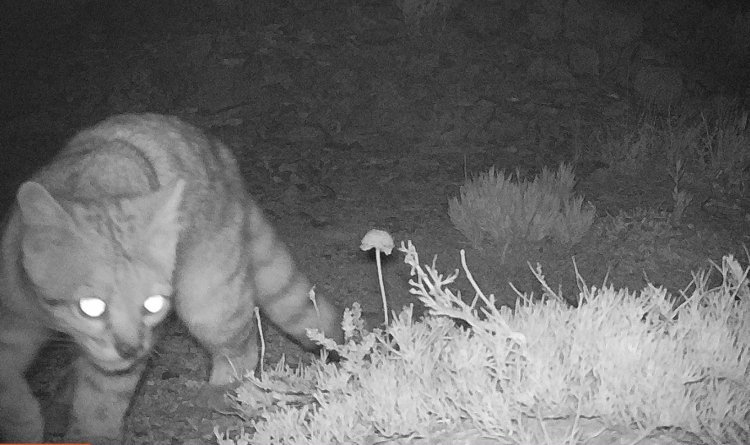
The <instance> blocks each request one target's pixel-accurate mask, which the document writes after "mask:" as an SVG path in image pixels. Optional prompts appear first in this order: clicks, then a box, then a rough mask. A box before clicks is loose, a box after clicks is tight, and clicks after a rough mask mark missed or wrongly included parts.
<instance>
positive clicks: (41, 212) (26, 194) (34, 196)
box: [16, 181, 73, 229]
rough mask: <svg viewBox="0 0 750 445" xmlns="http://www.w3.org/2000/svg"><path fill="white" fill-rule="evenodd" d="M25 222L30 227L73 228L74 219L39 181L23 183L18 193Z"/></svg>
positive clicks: (17, 198)
mask: <svg viewBox="0 0 750 445" xmlns="http://www.w3.org/2000/svg"><path fill="white" fill-rule="evenodd" d="M16 200H17V202H18V207H19V208H20V209H21V217H22V219H23V223H24V224H25V225H26V226H30V227H56V228H59V229H71V228H72V227H73V220H72V219H71V217H70V215H68V212H66V211H65V209H63V208H62V206H61V205H60V203H58V202H57V201H56V200H55V198H53V197H52V195H50V194H49V192H48V191H47V189H45V188H44V186H43V185H41V184H39V183H38V182H33V181H28V182H24V183H23V184H21V187H20V188H19V189H18V194H17V195H16Z"/></svg>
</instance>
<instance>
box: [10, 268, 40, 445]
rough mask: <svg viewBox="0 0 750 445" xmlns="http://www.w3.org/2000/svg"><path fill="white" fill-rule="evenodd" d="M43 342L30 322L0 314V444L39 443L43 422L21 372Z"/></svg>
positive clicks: (19, 317) (37, 329) (32, 322)
mask: <svg viewBox="0 0 750 445" xmlns="http://www.w3.org/2000/svg"><path fill="white" fill-rule="evenodd" d="M0 278H2V277H0ZM0 287H1V286H0ZM6 295H7V294H6ZM1 309H4V308H2V304H0V310H1ZM46 339H47V331H46V330H45V329H44V328H41V327H40V326H39V325H38V324H36V323H34V321H33V320H28V319H25V318H24V317H21V316H17V315H16V314H12V313H10V312H5V313H0V442H41V441H42V436H43V434H44V421H43V420H42V414H41V411H40V409H39V403H38V402H37V400H36V398H34V396H33V395H32V393H31V388H29V385H28V383H26V379H25V378H24V372H25V371H26V369H27V368H28V366H29V364H30V363H31V362H32V360H33V359H34V357H35V356H36V353H37V351H38V350H39V348H40V347H41V346H42V344H43V343H44V342H45V341H46Z"/></svg>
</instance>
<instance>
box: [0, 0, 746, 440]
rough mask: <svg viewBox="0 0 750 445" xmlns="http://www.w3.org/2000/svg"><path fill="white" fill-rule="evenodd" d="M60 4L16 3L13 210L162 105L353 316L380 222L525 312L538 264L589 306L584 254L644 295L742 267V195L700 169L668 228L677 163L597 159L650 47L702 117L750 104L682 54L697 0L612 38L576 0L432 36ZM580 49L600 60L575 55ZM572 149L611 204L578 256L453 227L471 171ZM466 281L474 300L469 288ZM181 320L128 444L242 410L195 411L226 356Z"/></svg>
mask: <svg viewBox="0 0 750 445" xmlns="http://www.w3.org/2000/svg"><path fill="white" fill-rule="evenodd" d="M46 3H47V2H22V1H20V0H19V1H15V2H13V1H5V2H2V3H1V4H2V8H3V11H4V13H5V14H4V15H5V17H4V18H3V19H2V22H0V25H1V26H0V38H2V43H1V45H2V51H0V53H2V54H0V62H1V63H2V72H1V73H0V103H2V107H0V147H2V152H0V169H1V171H0V182H2V188H1V189H0V192H1V193H0V204H2V208H6V207H7V205H9V203H10V202H11V201H12V199H13V196H14V192H15V189H16V188H17V186H18V185H19V184H20V182H21V181H22V180H23V179H24V178H25V177H26V176H27V175H28V174H29V173H30V172H32V171H33V170H34V169H35V168H38V167H39V166H40V165H42V164H43V163H44V162H45V160H47V159H49V157H50V156H51V155H52V154H53V153H54V152H55V151H56V150H57V149H59V148H60V147H61V146H62V144H63V143H64V141H65V140H66V139H67V138H68V137H69V136H71V135H72V134H73V133H74V132H76V131H77V130H78V129H80V128H81V127H82V126H84V125H88V124H92V123H94V122H96V121H98V120H101V119H103V118H104V117H105V116H108V115H111V114H116V113H121V112H139V111H154V112H162V113H169V114H175V115H178V116H180V117H182V118H184V119H186V120H188V121H190V122H193V123H195V124H197V125H199V126H201V127H203V128H206V129H207V130H208V131H209V132H211V133H212V134H215V135H216V136H218V137H220V138H221V139H222V140H223V141H225V142H226V143H227V144H228V145H229V146H230V147H232V148H233V150H234V151H235V153H236V154H237V156H238V157H239V159H240V162H241V167H242V169H243V172H244V173H245V174H246V177H247V180H248V183H249V184H250V186H251V188H252V190H251V192H252V193H253V195H254V196H255V197H256V198H257V200H258V201H259V203H260V204H261V206H262V207H263V208H264V209H266V211H267V213H268V215H269V218H270V219H271V220H272V221H273V222H274V224H275V225H276V227H277V228H278V230H279V232H280V233H281V234H282V236H283V238H284V239H285V240H286V241H287V242H288V244H289V246H290V248H291V250H292V251H293V252H294V253H295V255H296V256H297V258H298V260H299V262H300V265H301V268H302V269H303V270H305V271H306V272H307V273H308V275H309V276H310V278H311V280H312V281H313V282H314V283H315V284H316V291H317V293H318V294H321V295H325V296H327V297H328V298H330V299H331V300H333V301H334V302H335V303H337V304H339V305H341V306H348V305H351V304H352V303H353V302H355V301H358V302H360V303H361V304H362V306H363V308H364V310H365V312H366V314H367V316H368V319H370V320H371V322H372V323H373V324H377V323H378V322H379V320H380V317H381V313H382V309H381V303H380V295H379V290H378V285H377V272H376V269H375V262H374V259H373V257H372V256H371V255H369V254H367V253H364V252H362V251H360V249H359V242H360V239H361V238H362V236H363V235H364V234H365V233H366V232H367V231H368V230H369V229H371V228H380V229H384V230H387V231H389V232H390V233H391V234H392V235H393V237H394V239H396V241H397V243H399V242H400V241H402V240H404V241H405V240H412V241H413V242H414V244H415V245H416V247H417V250H418V251H419V253H420V256H421V258H422V259H423V261H424V262H429V261H431V259H432V257H433V256H434V255H437V265H438V268H439V269H440V270H442V271H444V272H449V271H452V270H453V269H454V268H456V267H460V266H459V251H460V249H466V251H467V260H468V263H469V266H470V268H471V270H472V272H473V274H474V276H475V277H476V279H477V281H478V282H479V284H480V286H482V288H483V289H484V290H485V291H486V292H493V293H495V295H496V296H497V298H498V301H500V302H503V303H504V304H508V305H513V304H514V301H515V297H516V296H515V294H514V292H513V291H512V290H511V288H510V286H509V285H508V282H513V283H514V285H515V286H516V287H517V288H519V289H521V290H523V291H529V292H532V291H533V292H535V293H537V294H538V292H539V290H540V287H539V285H538V283H536V282H535V280H534V278H533V276H532V275H531V273H530V271H529V267H528V264H527V262H531V263H532V264H535V263H537V262H538V263H540V264H541V265H542V268H543V270H544V271H545V275H546V278H547V280H548V283H549V284H550V285H552V286H553V287H555V288H557V287H558V286H559V287H560V289H562V293H563V294H564V295H565V296H566V297H568V298H570V300H571V301H575V299H576V295H577V294H576V280H575V274H574V266H573V258H575V264H576V265H577V268H578V271H579V273H580V274H581V276H582V277H583V278H584V279H585V280H586V282H587V283H588V284H589V285H594V284H596V285H599V284H601V283H602V282H603V281H604V280H605V277H606V280H607V282H608V283H612V284H613V285H614V286H616V287H628V288H630V289H640V288H642V287H643V286H644V285H645V284H646V283H647V281H646V280H647V279H648V281H650V282H651V283H653V284H655V285H662V286H666V287H668V288H669V289H671V290H673V291H675V292H679V290H680V289H682V288H684V287H685V286H686V285H687V284H688V283H689V282H690V279H691V271H694V270H697V269H700V268H705V267H708V265H709V262H708V260H709V259H713V260H715V261H716V260H720V259H721V256H722V255H724V254H727V253H733V254H735V255H736V256H737V257H739V258H742V259H745V258H746V256H745V253H744V250H743V244H747V243H748V239H750V230H748V228H749V227H750V223H748V216H747V215H748V209H747V207H743V205H744V203H745V202H746V201H744V200H743V197H739V198H737V197H732V198H731V199H730V197H727V196H721V195H717V194H716V192H715V191H712V190H713V189H712V188H711V187H710V184H708V183H707V182H706V181H702V180H701V179H700V178H695V180H694V181H690V182H687V183H686V184H685V187H686V188H687V189H688V190H689V191H690V192H691V193H692V194H693V195H694V199H693V202H692V204H691V205H690V206H689V207H688V208H687V210H686V212H685V214H684V216H683V218H682V219H681V221H680V223H679V224H667V223H666V221H667V219H668V218H667V217H666V216H665V217H664V221H661V222H663V223H664V224H654V223H653V219H654V218H653V215H659V214H660V213H659V212H663V213H661V214H664V215H666V214H668V212H670V211H671V210H672V205H673V203H672V197H671V196H672V195H671V193H672V187H673V183H672V181H671V179H670V177H669V175H668V173H667V170H668V167H669V166H668V165H667V162H666V161H664V160H663V159H661V160H660V161H658V162H645V163H643V164H640V165H636V166H635V167H634V168H633V169H632V170H630V171H622V170H621V169H620V170H618V169H614V168H612V167H611V166H610V165H608V163H607V162H606V159H602V156H600V153H599V151H598V147H599V145H600V144H601V143H602V141H603V140H604V139H606V137H605V136H603V135H608V134H614V135H617V134H621V132H623V131H625V129H628V128H637V126H638V125H639V122H641V121H640V120H639V119H641V118H642V116H643V115H644V113H645V112H646V111H644V110H647V109H648V107H645V106H643V105H644V104H643V102H644V100H643V97H640V96H642V91H643V89H642V88H640V87H639V85H636V84H633V83H632V82H633V80H632V79H633V78H632V77H629V76H628V75H627V72H629V70H630V71H632V72H636V70H637V69H638V66H636V65H637V64H641V65H642V64H643V63H644V62H643V61H644V60H651V59H647V58H643V57H640V56H638V54H640V53H639V52H638V50H639V49H642V48H643V47H644V46H645V45H646V42H648V45H649V47H651V48H657V49H659V50H660V51H661V53H662V54H665V56H664V57H665V58H666V60H667V63H668V65H669V67H670V69H671V70H672V72H676V73H677V74H678V75H679V76H681V78H682V79H684V82H682V83H681V84H680V85H683V86H682V87H681V89H680V90H679V91H677V93H676V94H675V95H673V96H670V98H669V100H673V101H674V103H675V104H677V103H680V104H689V105H687V106H689V107H693V108H694V109H695V110H701V109H702V108H703V107H706V108H710V106H711V105H710V104H712V103H714V102H712V101H714V99H715V97H716V96H718V95H720V94H723V95H731V94H734V93H733V92H737V91H739V93H738V94H740V95H741V94H744V91H743V90H742V87H740V88H737V85H738V83H741V82H742V81H743V80H742V79H738V78H737V77H736V76H734V77H733V76H731V75H729V74H728V71H731V72H732V73H734V72H735V71H732V70H731V69H730V68H724V69H714V70H711V69H701V67H696V66H690V65H689V64H688V63H687V62H684V59H680V57H678V56H675V55H674V52H673V51H672V49H673V48H674V45H672V46H670V42H671V41H670V40H669V35H668V31H665V29H674V30H679V29H680V28H679V26H687V25H684V24H683V25H680V24H681V23H683V22H684V20H683V18H685V17H688V16H691V15H690V14H689V13H687V12H684V11H683V10H680V9H679V8H676V11H677V12H674V11H672V13H671V14H672V15H669V14H667V13H666V12H664V11H665V9H662V10H660V11H661V13H662V14H663V15H658V14H657V12H658V11H657V12H654V16H650V15H648V14H645V13H641V12H640V11H643V10H644V9H647V8H645V7H644V5H650V3H649V2H637V3H638V6H636V5H635V3H636V2H633V4H632V5H631V6H627V7H624V6H623V7H616V6H615V5H609V3H608V2H605V1H600V2H578V3H577V4H581V5H590V4H593V3H596V4H598V5H599V6H598V8H599V9H598V11H600V12H601V11H610V8H611V11H612V14H622V16H623V17H634V16H635V17H640V22H639V23H640V25H633V26H625V27H624V28H623V29H624V30H625V31H627V32H626V34H627V33H628V32H629V33H630V34H629V37H627V38H625V39H623V40H622V41H621V42H620V43H617V44H612V46H610V47H603V46H597V45H596V44H595V42H600V41H604V40H601V39H598V37H597V35H598V34H596V33H595V32H592V33H591V34H590V35H585V36H583V37H580V36H579V37H577V38H569V37H570V33H566V32H564V31H559V30H558V31H557V32H558V33H557V34H556V31H555V30H554V29H552V30H551V31H549V32H551V33H552V34H551V35H549V34H545V33H546V32H547V31H548V28H549V27H551V28H554V26H553V25H552V24H551V23H552V22H548V21H546V20H547V19H549V18H550V17H553V16H554V14H549V11H548V10H546V9H544V7H543V5H544V4H546V3H549V4H558V3H559V4H561V5H563V4H564V5H566V6H564V8H568V6H569V5H570V4H572V3H575V2H563V1H560V2H552V1H550V2H541V1H540V2H528V3H526V2H513V1H489V0H487V1H480V2H468V1H465V2H463V4H461V5H456V6H455V7H454V8H452V9H451V10H450V12H449V13H448V14H447V15H446V16H445V17H439V20H437V22H435V23H433V22H428V21H425V22H423V23H419V24H418V25H419V26H418V25H417V24H415V23H413V22H412V23H405V18H404V15H403V13H402V11H401V10H400V9H399V8H398V7H397V6H396V2H392V1H388V0H370V1H364V0H331V1H321V2H314V1H304V0H303V1H291V0H290V1H283V0H279V1H268V0H257V1H248V2H244V3H243V2H216V3H213V2H210V1H201V0H188V1H177V0H159V1H131V2H114V1H97V0H92V1H89V2H81V1H70V2H49V4H46ZM613 3H615V4H619V3H620V2H613ZM652 3H653V2H652ZM659 3H660V4H661V5H662V6H661V7H662V8H666V7H665V6H663V5H664V4H666V3H670V2H659ZM683 3H691V4H693V3H694V4H702V3H701V2H697V1H696V2H690V1H688V2H683ZM671 4H672V5H674V4H675V2H671ZM222 5H223V6H222ZM727 5H729V6H727V8H731V7H732V6H731V3H729V2H728V3H727ZM651 6H654V5H651ZM561 7H562V6H561ZM654 7H655V6H654ZM565 11H568V9H564V11H563V12H565ZM654 11H656V10H655V9H654ZM680 11H682V12H680ZM738 11H739V12H738V13H739V14H741V13H742V11H741V10H739V9H738ZM577 14H579V15H577ZM588 16H589V15H587V14H586V13H576V12H575V11H574V12H572V13H571V12H565V14H564V19H563V20H562V22H563V25H564V26H569V27H570V26H572V25H571V24H572V23H574V22H575V20H574V19H575V18H581V17H583V18H585V17H588ZM665 17H667V18H668V19H669V20H667V19H665ZM540 20H542V22H543V25H544V26H540V25H539V21H540ZM550 20H551V19H550ZM659 20H663V21H661V22H659ZM558 25H560V24H559V23H558ZM582 26H583V25H582ZM634 30H635V31H634ZM611 32H612V33H614V32H615V31H611ZM674 33H677V31H674ZM558 35H560V36H565V38H557V37H556V36H558ZM675 35H676V34H675ZM604 36H605V37H609V36H610V34H608V33H606V32H605V33H604ZM605 40H606V39H605ZM576 42H577V43H576ZM581 42H583V46H584V47H590V48H593V49H594V50H595V52H596V53H595V55H596V54H598V58H597V57H594V56H592V55H591V52H586V51H577V50H575V48H577V46H576V45H579V46H581ZM587 45H588V46H587ZM607 48H610V49H612V51H611V52H606V51H605V49H607ZM615 48H616V50H615ZM670 51H672V52H670ZM575 54H583V55H584V56H582V57H579V58H575V57H573V55H575ZM586 54H588V56H586ZM707 63H708V62H707ZM587 67H590V68H591V69H590V70H588V69H587ZM540 72H541V74H540ZM698 72H700V73H702V74H701V76H698V75H697V74H696V73H698ZM622 73H626V74H622ZM698 77H699V79H698V80H695V79H696V78H698ZM744 81H747V78H746V79H744ZM639 88H640V89H639ZM639 94H640V96H639ZM658 100H661V99H659V98H656V99H655V100H654V101H653V102H654V104H655V105H654V106H657V105H659V104H658V103H657V102H658ZM655 113H657V115H658V113H659V111H658V110H657V111H655ZM657 159H659V157H657ZM561 161H566V162H570V163H573V164H574V165H575V166H576V173H577V177H578V179H579V183H578V186H577V189H576V191H577V193H579V194H581V195H582V196H584V198H585V199H586V200H587V201H589V202H591V203H592V204H594V205H595V206H596V209H597V220H596V222H595V223H594V227H593V228H592V229H591V230H590V231H589V233H588V234H587V235H586V237H585V238H584V239H583V240H582V241H581V242H580V243H578V244H576V245H575V246H561V245H557V244H554V243H551V242H548V243H541V244H535V245H523V246H522V247H517V248H512V249H510V250H508V251H506V252H503V251H502V249H501V248H499V247H498V246H493V245H485V246H480V247H479V248H475V247H474V246H472V245H471V243H469V242H468V241H467V240H466V239H465V237H464V236H463V235H462V234H461V233H460V232H459V231H458V230H456V229H455V228H454V226H453V224H452V223H451V221H450V218H449V217H448V213H447V202H448V199H449V198H451V197H453V196H456V195H457V193H458V190H459V187H460V186H461V185H462V184H463V183H464V181H465V179H466V178H467V177H471V176H472V175H475V174H477V173H479V172H483V171H486V170H487V169H489V168H490V167H491V166H495V167H496V168H497V169H507V170H513V171H515V170H516V169H518V171H519V172H520V173H521V175H523V176H524V177H530V176H533V174H535V173H537V172H539V171H540V170H541V168H542V167H544V166H547V167H552V168H555V167H556V166H557V165H558V163H559V162H561ZM707 202H712V203H720V204H722V205H723V206H720V208H724V209H730V210H731V211H713V210H714V209H716V207H707V206H706V205H704V204H705V203H707ZM637 208H642V209H650V210H651V211H652V212H655V213H652V222H651V223H649V224H651V225H649V227H646V228H645V229H644V228H640V229H639V230H637V231H635V230H634V231H630V232H628V231H627V230H626V231H624V232H619V234H618V236H614V237H613V236H611V233H610V232H608V231H607V229H606V223H605V222H606V221H607V218H609V217H610V216H611V215H616V214H618V212H621V211H633V210H634V209H637ZM656 220H658V218H656ZM632 221H633V224H634V225H637V224H639V223H640V222H642V221H641V220H638V218H637V217H634V218H633V220H632ZM657 222H659V221H657ZM402 260H403V257H402V256H401V255H400V254H398V253H395V254H394V255H392V256H391V257H389V258H388V260H387V261H386V263H385V283H386V290H387V293H388V298H389V304H390V307H391V308H392V309H394V310H398V309H400V308H401V307H402V306H404V305H407V304H412V303H414V304H415V306H417V307H418V306H419V302H417V301H415V299H414V298H413V297H412V296H411V295H410V294H409V293H408V284H407V281H408V272H409V270H408V267H407V266H406V265H404V264H403V261H402ZM458 288H460V289H462V290H463V292H464V294H465V295H467V296H469V297H471V296H473V292H472V291H471V288H470V287H468V285H467V284H466V283H465V282H463V281H459V283H458ZM169 323H170V325H169V329H168V335H167V336H166V338H165V339H164V340H163V341H162V342H161V343H160V344H159V345H158V347H157V348H156V351H155V353H154V356H153V360H152V363H151V366H150V367H149V371H148V373H147V375H146V376H145V379H144V381H143V384H142V387H141V389H140V391H139V392H138V395H137V397H136V398H135V401H134V404H133V407H132V409H131V412H130V415H129V417H128V421H127V425H128V426H127V428H128V433H127V437H128V441H129V443H133V444H139V443H213V442H214V436H213V427H214V426H215V425H219V426H220V427H221V428H222V429H223V428H224V427H227V426H238V425H239V419H238V418H236V417H234V416H232V415H225V414H222V413H218V412H215V411H213V410H212V409H210V408H209V407H206V406H203V405H202V404H200V403H197V402H196V396H197V394H198V393H199V391H200V390H201V388H202V387H203V385H204V382H205V380H206V379H207V375H208V360H207V358H206V356H205V355H204V353H203V351H201V349H200V348H199V347H198V346H197V345H196V344H195V343H194V342H193V341H192V340H191V339H190V337H189V335H188V333H187V332H186V331H185V329H184V328H182V326H181V325H180V324H179V322H177V321H175V320H172V321H170V322H169ZM266 333H267V337H266V342H267V344H268V348H269V351H268V355H267V357H266V362H267V363H275V362H276V361H277V360H278V359H279V357H280V356H281V354H282V353H283V354H286V355H287V358H288V360H289V361H291V362H292V363H295V362H298V361H299V360H306V359H309V358H310V357H309V355H307V354H304V353H302V352H301V351H300V350H299V349H298V348H297V347H296V346H295V345H294V344H292V343H290V342H288V341H287V340H286V339H284V338H283V337H281V336H280V335H279V334H278V333H276V332H275V331H274V330H273V328H270V327H269V328H267V329H266ZM63 350H64V349H63ZM59 355H60V348H56V349H52V350H50V351H49V352H48V353H46V354H45V357H43V358H42V360H41V362H40V364H39V366H38V367H36V368H35V369H34V370H32V372H31V374H30V378H31V379H32V381H33V382H34V385H35V387H36V388H37V389H38V393H39V395H40V396H41V397H42V398H43V399H45V398H48V397H49V393H50V391H51V388H52V387H53V386H54V378H53V376H54V373H53V372H52V371H53V370H54V369H55V368H56V365H55V364H56V363H58V361H57V360H58V357H59Z"/></svg>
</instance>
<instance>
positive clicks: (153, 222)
mask: <svg viewBox="0 0 750 445" xmlns="http://www.w3.org/2000/svg"><path fill="white" fill-rule="evenodd" d="M184 191H185V181H184V180H182V179H178V180H177V181H175V182H174V183H172V184H170V185H167V186H164V187H162V188H160V189H159V190H157V191H156V192H154V193H153V194H152V195H151V196H150V197H149V198H148V199H149V201H150V202H149V204H150V206H151V212H150V219H149V222H148V226H147V228H146V231H145V236H146V239H145V240H144V241H145V242H146V245H147V246H148V249H149V251H150V252H151V253H152V255H154V256H155V257H156V258H157V259H158V260H159V261H160V262H162V264H164V265H168V266H169V267H170V268H173V267H174V261H175V256H176V251H177V241H178V240H179V235H180V230H181V229H182V227H181V222H182V221H181V220H182V217H181V212H180V207H181V204H182V200H183V193H184Z"/></svg>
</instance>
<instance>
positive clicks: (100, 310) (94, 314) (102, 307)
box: [78, 297, 107, 318]
mask: <svg viewBox="0 0 750 445" xmlns="http://www.w3.org/2000/svg"><path fill="white" fill-rule="evenodd" d="M78 308H79V309H80V310H81V313H82V314H83V315H85V316H87V317H91V318H99V317H101V316H102V315H103V314H104V312H105V311H106V310H107V303H105V302H104V300H102V299H100V298H96V297H89V298H81V299H80V300H78Z"/></svg>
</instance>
